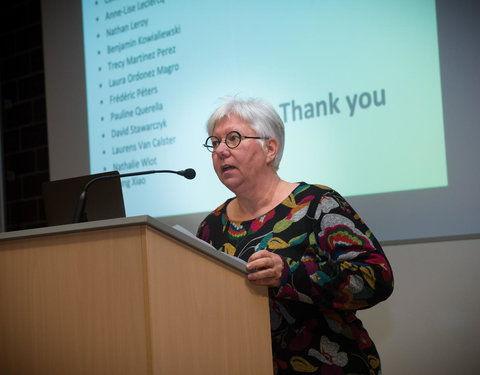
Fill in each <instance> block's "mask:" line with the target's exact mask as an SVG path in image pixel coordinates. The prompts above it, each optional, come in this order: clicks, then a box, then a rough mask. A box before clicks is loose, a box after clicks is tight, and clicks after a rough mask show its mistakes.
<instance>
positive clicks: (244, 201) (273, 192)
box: [227, 174, 298, 221]
mask: <svg viewBox="0 0 480 375" xmlns="http://www.w3.org/2000/svg"><path fill="white" fill-rule="evenodd" d="M297 185H298V184H295V183H290V182H287V181H283V180H282V179H280V177H278V175H277V174H275V176H274V178H270V179H268V181H267V182H265V181H263V183H262V184H261V185H260V186H258V187H257V188H255V189H250V190H249V191H248V192H246V193H245V194H237V196H236V198H235V199H233V200H232V201H231V202H230V203H229V204H228V206H227V215H228V217H229V218H230V219H231V220H234V221H246V220H252V219H255V218H257V217H259V216H261V215H263V214H265V213H267V212H268V211H270V210H272V209H273V208H275V207H276V206H278V205H279V204H280V203H281V202H283V200H284V199H285V198H287V197H288V195H289V194H290V193H291V192H292V190H293V189H294V188H295V187H296V186H297Z"/></svg>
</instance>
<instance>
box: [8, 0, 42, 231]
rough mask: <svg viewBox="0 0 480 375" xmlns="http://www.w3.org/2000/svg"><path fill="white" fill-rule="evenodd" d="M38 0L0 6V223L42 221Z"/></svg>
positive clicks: (21, 225)
mask: <svg viewBox="0 0 480 375" xmlns="http://www.w3.org/2000/svg"><path fill="white" fill-rule="evenodd" d="M40 3H41V1H40V0H16V1H9V2H4V1H2V2H1V5H0V84H1V86H0V90H1V91H0V99H1V112H2V113H1V117H0V125H1V129H2V140H3V145H2V147H3V149H2V150H3V174H4V176H3V179H4V184H5V185H4V186H5V188H4V207H5V228H6V230H7V231H10V230H18V229H27V228H35V227H41V226H45V225H46V222H45V213H44V210H43V201H42V191H41V186H42V183H43V182H44V181H48V179H49V166H48V140H47V126H46V108H45V83H44V68H43V46H42V23H41V6H40Z"/></svg>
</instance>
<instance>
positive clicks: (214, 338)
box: [0, 217, 273, 374]
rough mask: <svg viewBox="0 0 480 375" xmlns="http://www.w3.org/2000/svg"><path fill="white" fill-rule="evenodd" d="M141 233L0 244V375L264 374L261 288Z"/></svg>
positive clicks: (118, 228)
mask: <svg viewBox="0 0 480 375" xmlns="http://www.w3.org/2000/svg"><path fill="white" fill-rule="evenodd" d="M153 223H154V225H152V219H151V218H149V219H148V220H145V219H144V218H143V217H140V218H138V219H134V220H128V219H118V220H117V219H115V220H111V221H108V222H107V223H106V222H98V223H88V224H75V225H71V226H66V227H65V228H63V227H62V229H58V231H57V232H55V231H54V230H53V232H52V229H49V230H48V231H47V230H46V231H45V233H43V232H42V231H38V230H37V231H30V232H29V231H24V232H18V236H16V235H15V234H14V235H12V234H10V235H8V236H0V374H272V373H273V370H272V361H271V346H270V329H269V312H268V298H267V289H266V288H263V287H253V286H251V285H249V284H248V282H247V281H246V277H245V273H243V272H241V271H239V270H238V269H235V268H232V267H230V266H229V265H228V264H225V262H223V261H222V259H221V258H219V259H217V258H216V257H215V256H213V257H212V256H211V255H210V254H209V253H208V252H205V251H203V252H202V251H199V249H196V248H193V247H192V245H191V244H192V243H193V242H192V241H182V240H183V239H184V238H182V236H181V235H178V234H176V235H175V236H172V234H171V233H170V232H169V229H168V228H167V227H166V226H163V225H160V224H161V223H158V224H157V223H155V222H154V221H153ZM57 228H60V227H57ZM5 237H6V238H5ZM198 247H199V248H200V250H202V249H201V248H202V246H201V245H199V246H198ZM214 255H215V254H214Z"/></svg>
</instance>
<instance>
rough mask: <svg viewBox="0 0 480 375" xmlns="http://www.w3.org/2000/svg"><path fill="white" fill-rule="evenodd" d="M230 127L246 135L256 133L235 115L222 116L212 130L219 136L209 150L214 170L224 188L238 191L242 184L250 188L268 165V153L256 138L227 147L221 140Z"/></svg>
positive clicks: (252, 135) (243, 186)
mask: <svg viewBox="0 0 480 375" xmlns="http://www.w3.org/2000/svg"><path fill="white" fill-rule="evenodd" d="M231 131H237V132H239V133H240V135H242V136H249V137H255V136H257V134H256V133H255V131H254V130H253V129H252V128H251V127H250V125H248V124H247V123H246V122H244V121H243V120H241V119H240V118H239V117H238V116H236V115H231V116H230V118H228V117H224V118H223V119H221V120H220V121H219V122H218V123H217V124H216V126H215V129H214V130H213V134H212V135H214V136H216V137H218V138H220V139H221V140H222V142H221V144H220V145H219V146H218V147H217V149H216V150H215V152H213V153H212V160H213V167H214V169H215V173H216V174H217V176H218V178H219V179H220V181H221V182H222V183H223V184H224V185H225V186H226V187H227V188H228V189H230V190H231V191H233V192H234V193H235V194H238V193H241V192H242V188H245V189H249V188H251V186H252V184H254V183H255V182H256V181H257V180H258V178H259V177H261V176H262V175H263V174H264V173H265V172H266V171H267V170H268V169H269V168H271V167H269V166H268V161H269V159H270V157H269V156H268V155H267V153H266V152H265V150H264V149H263V148H262V145H261V144H260V143H259V142H258V140H256V139H242V141H241V142H240V144H239V145H238V147H236V148H234V149H231V148H228V147H227V145H226V144H225V142H224V140H225V136H226V135H227V134H228V133H229V132H231ZM245 191H247V190H245Z"/></svg>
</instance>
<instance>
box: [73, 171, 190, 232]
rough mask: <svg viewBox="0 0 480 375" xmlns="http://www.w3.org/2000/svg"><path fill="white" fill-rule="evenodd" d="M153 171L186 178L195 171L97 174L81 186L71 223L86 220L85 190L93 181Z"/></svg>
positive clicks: (139, 174)
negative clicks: (97, 175)
mask: <svg viewBox="0 0 480 375" xmlns="http://www.w3.org/2000/svg"><path fill="white" fill-rule="evenodd" d="M154 173H175V174H178V175H180V176H183V177H185V178H186V179H188V180H193V179H194V178H195V176H196V175H197V173H196V172H195V169H192V168H187V169H185V170H183V171H170V170H151V171H142V172H132V173H124V174H112V175H105V176H99V177H96V178H92V179H91V180H90V181H88V182H87V184H86V185H85V187H84V188H83V191H82V194H80V198H79V199H78V203H77V208H76V209H75V214H74V215H73V223H79V222H81V221H87V218H86V214H85V204H86V203H87V190H88V188H89V187H90V186H91V185H92V184H93V183H95V182H97V181H100V180H106V179H109V178H122V177H131V176H141V175H144V174H154Z"/></svg>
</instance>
